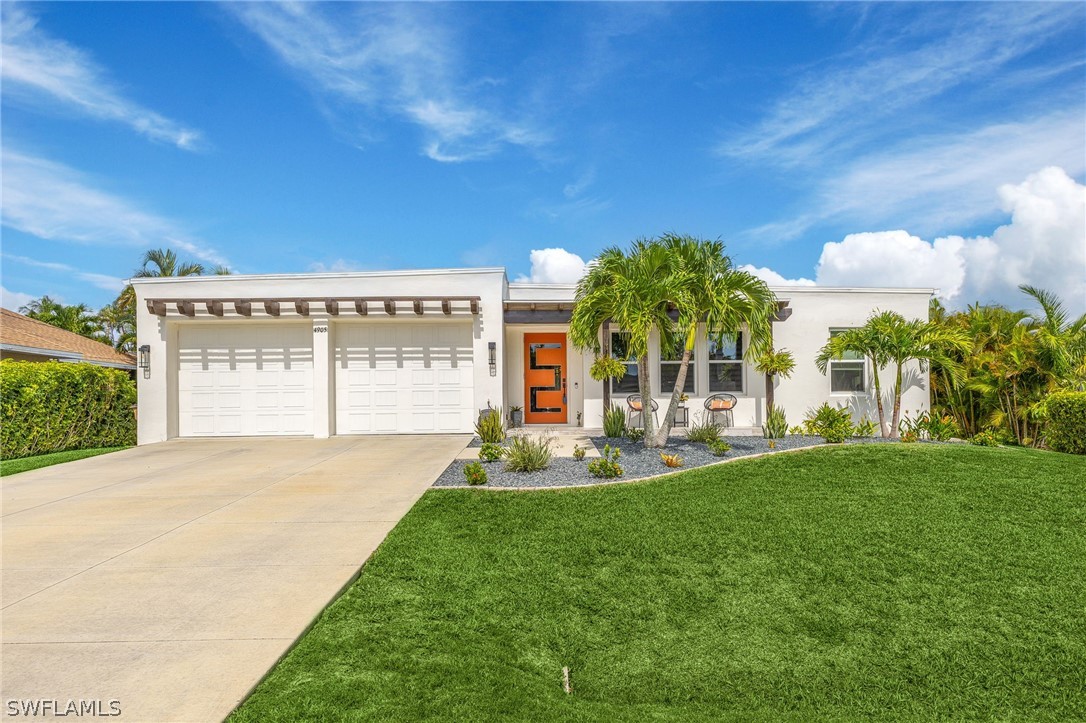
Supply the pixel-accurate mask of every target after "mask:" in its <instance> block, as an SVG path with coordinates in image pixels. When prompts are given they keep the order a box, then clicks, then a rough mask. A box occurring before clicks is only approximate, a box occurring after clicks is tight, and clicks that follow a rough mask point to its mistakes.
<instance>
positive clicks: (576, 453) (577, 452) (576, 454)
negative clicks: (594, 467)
mask: <svg viewBox="0 0 1086 723" xmlns="http://www.w3.org/2000/svg"><path fill="white" fill-rule="evenodd" d="M584 455H585V449H584V447H582V446H581V445H579V444H575V445H573V459H575V460H577V461H578V462H580V461H581V460H582V459H584Z"/></svg>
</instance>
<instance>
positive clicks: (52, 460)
mask: <svg viewBox="0 0 1086 723" xmlns="http://www.w3.org/2000/svg"><path fill="white" fill-rule="evenodd" d="M122 449H128V447H98V448H96V449H73V450H69V451H67V452H54V453H52V454H39V455H38V456H36V457H23V458H21V459H5V460H3V461H0V477H7V476H8V475H12V474H18V473H19V472H29V471H30V470H32V469H38V468H39V467H49V466H51V465H54V464H62V463H64V462H71V461H73V460H77V459H86V458H87V457H97V456H98V455H100V454H108V453H109V452H117V451H119V450H122Z"/></svg>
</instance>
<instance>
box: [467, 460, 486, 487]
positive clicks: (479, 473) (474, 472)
mask: <svg viewBox="0 0 1086 723" xmlns="http://www.w3.org/2000/svg"><path fill="white" fill-rule="evenodd" d="M464 476H465V477H467V479H468V484H469V485H485V484H486V480H487V475H486V468H485V467H483V465H481V464H479V463H478V462H472V463H471V464H469V465H466V466H465V467H464Z"/></svg>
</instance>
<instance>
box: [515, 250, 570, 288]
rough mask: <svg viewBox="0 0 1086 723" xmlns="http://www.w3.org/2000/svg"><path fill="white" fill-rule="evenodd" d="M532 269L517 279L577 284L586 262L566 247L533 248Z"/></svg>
mask: <svg viewBox="0 0 1086 723" xmlns="http://www.w3.org/2000/svg"><path fill="white" fill-rule="evenodd" d="M530 258H531V261H532V270H531V273H529V274H528V275H527V276H523V275H522V276H519V277H518V278H517V281H521V282H531V283H533V284H575V283H577V282H578V281H580V280H581V276H583V275H584V269H585V262H584V259H582V258H581V257H580V256H578V255H577V254H574V253H570V252H569V251H566V250H565V249H560V248H552V249H533V250H532V253H531V257H530Z"/></svg>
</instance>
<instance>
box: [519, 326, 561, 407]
mask: <svg viewBox="0 0 1086 723" xmlns="http://www.w3.org/2000/svg"><path fill="white" fill-rule="evenodd" d="M566 421H567V415H566V335H565V334H525V335H524V423H525V424H565V423H566Z"/></svg>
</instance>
